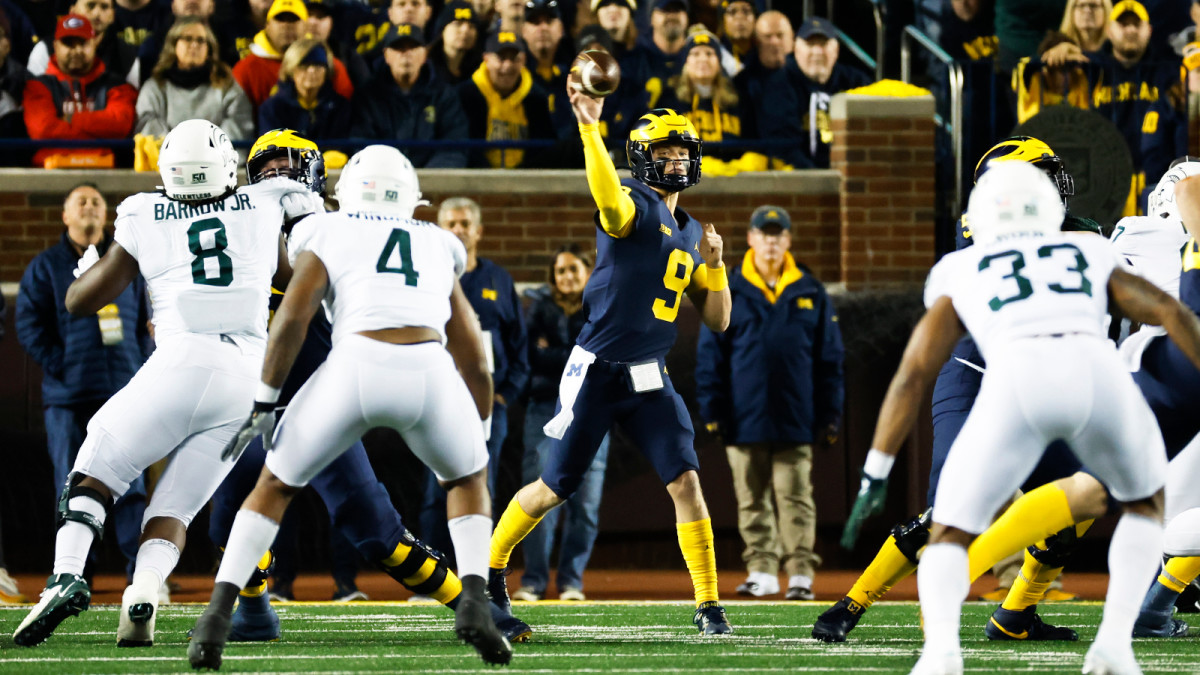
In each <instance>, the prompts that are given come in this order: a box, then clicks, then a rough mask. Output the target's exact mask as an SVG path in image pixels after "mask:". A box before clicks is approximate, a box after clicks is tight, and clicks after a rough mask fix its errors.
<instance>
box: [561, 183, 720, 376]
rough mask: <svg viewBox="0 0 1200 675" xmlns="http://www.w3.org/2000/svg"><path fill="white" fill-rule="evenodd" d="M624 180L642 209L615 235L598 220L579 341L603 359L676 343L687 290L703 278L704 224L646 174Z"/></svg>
mask: <svg viewBox="0 0 1200 675" xmlns="http://www.w3.org/2000/svg"><path fill="white" fill-rule="evenodd" d="M621 186H622V187H623V189H624V190H625V191H626V192H627V193H628V194H629V196H630V197H631V198H632V199H633V203H634V206H635V207H636V209H637V211H636V214H635V215H634V221H633V227H632V228H631V230H630V232H629V234H628V235H627V236H625V237H621V238H617V237H613V236H611V235H609V234H607V233H605V232H604V231H602V230H600V229H599V224H597V232H596V267H595V269H594V270H593V271H592V276H591V278H590V279H588V283H587V287H586V288H585V289H584V291H583V306H584V309H585V310H586V311H587V324H585V325H584V327H583V330H582V331H580V333H579V338H578V340H577V341H576V343H577V344H578V345H579V346H580V347H582V348H584V349H586V350H587V351H589V352H591V353H593V354H595V355H596V357H597V358H599V359H602V360H605V361H614V362H629V361H640V360H643V359H651V358H661V357H663V356H665V355H666V353H667V351H668V350H670V349H671V345H673V344H674V343H675V332H676V331H675V318H676V317H677V316H678V315H679V306H680V303H682V302H683V292H684V291H685V290H686V289H687V288H688V286H689V284H691V283H693V282H695V283H697V284H700V285H701V286H702V287H703V286H704V284H705V282H706V279H707V274H706V273H705V271H704V261H703V259H702V258H701V257H700V248H699V244H700V238H701V237H702V236H703V234H704V229H703V226H702V225H701V224H700V222H699V221H698V220H696V219H695V218H693V217H691V216H690V215H688V214H687V213H686V212H685V211H684V210H683V209H680V208H677V209H675V213H674V214H672V213H671V211H670V210H669V209H668V208H667V205H666V203H665V202H664V201H663V198H662V197H660V196H659V195H658V193H656V192H654V191H653V190H651V189H650V188H648V187H646V186H645V185H644V184H643V183H642V182H641V181H637V180H634V179H631V178H626V179H624V180H622V181H621ZM597 215H598V214H597Z"/></svg>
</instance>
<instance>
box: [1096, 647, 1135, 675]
mask: <svg viewBox="0 0 1200 675" xmlns="http://www.w3.org/2000/svg"><path fill="white" fill-rule="evenodd" d="M1083 673H1084V675H1142V667H1141V666H1139V665H1138V662H1137V658H1136V657H1134V655H1133V645H1132V644H1129V643H1126V644H1124V645H1105V646H1101V644H1100V643H1099V642H1093V643H1092V648H1091V649H1089V650H1088V652H1087V656H1085V657H1083Z"/></svg>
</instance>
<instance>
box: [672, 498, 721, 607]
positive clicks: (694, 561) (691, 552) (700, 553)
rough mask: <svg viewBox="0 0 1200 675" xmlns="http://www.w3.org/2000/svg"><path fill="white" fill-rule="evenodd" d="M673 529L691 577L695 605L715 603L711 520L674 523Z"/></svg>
mask: <svg viewBox="0 0 1200 675" xmlns="http://www.w3.org/2000/svg"><path fill="white" fill-rule="evenodd" d="M675 529H676V531H677V532H678V534H679V550H681V551H683V560H684V562H686V563H687V568H688V573H689V574H691V575H692V588H693V589H694V590H695V593H696V605H697V606H699V605H701V604H703V603H705V602H717V601H718V598H717V552H716V549H714V548H713V533H712V519H710V518H705V519H704V520H697V521H694V522H691V523H676V525H675Z"/></svg>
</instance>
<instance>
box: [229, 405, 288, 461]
mask: <svg viewBox="0 0 1200 675" xmlns="http://www.w3.org/2000/svg"><path fill="white" fill-rule="evenodd" d="M259 434H262V437H263V448H264V449H265V450H267V451H270V450H271V436H273V435H274V434H275V404H274V403H263V402H262V401H255V402H254V411H253V412H251V413H250V417H249V418H248V419H247V420H246V421H245V422H243V423H242V428H241V429H238V432H237V435H235V436H234V437H233V438H232V439H230V441H229V443H228V445H226V446H225V449H224V450H223V451H221V461H225V460H231V461H234V462H236V461H237V460H238V457H241V456H242V451H244V450H245V449H246V446H247V445H250V441H252V440H254V437H255V436H258V435H259Z"/></svg>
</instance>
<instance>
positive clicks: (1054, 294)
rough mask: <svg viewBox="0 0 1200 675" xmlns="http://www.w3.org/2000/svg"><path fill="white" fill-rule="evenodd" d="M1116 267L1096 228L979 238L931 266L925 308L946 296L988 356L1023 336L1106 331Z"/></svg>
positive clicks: (1112, 251)
mask: <svg viewBox="0 0 1200 675" xmlns="http://www.w3.org/2000/svg"><path fill="white" fill-rule="evenodd" d="M1118 266H1122V261H1121V260H1120V257H1119V255H1118V254H1117V252H1116V250H1115V249H1114V248H1113V247H1112V245H1111V244H1110V243H1109V241H1108V240H1107V239H1104V238H1103V237H1101V236H1099V235H1093V234H1059V235H1054V236H1050V237H1038V238H1021V239H1012V240H1009V241H1001V242H997V243H995V244H992V245H988V246H980V245H978V244H976V245H975V246H972V247H970V248H965V249H962V250H960V251H956V252H954V253H951V254H949V255H947V256H945V257H944V258H942V259H941V261H940V262H938V264H937V265H934V267H933V270H932V271H930V273H929V280H928V282H927V284H926V286H925V306H926V307H929V306H932V305H933V303H934V302H935V301H936V300H937V299H938V298H940V297H941V296H947V297H949V298H950V300H951V301H952V302H953V303H954V310H955V312H957V313H958V316H959V319H960V320H961V321H962V323H963V325H964V326H965V327H966V329H967V330H968V331H969V332H970V333H971V336H972V337H973V338H975V342H976V344H978V345H979V350H980V352H981V353H982V354H983V357H984V358H985V359H990V357H989V356H988V352H989V348H991V347H992V346H993V345H1001V344H1004V343H1007V342H1010V341H1012V340H1014V339H1018V338H1023V337H1031V336H1037V335H1055V334H1061V333H1084V334H1088V335H1096V336H1099V337H1103V336H1104V335H1105V333H1104V318H1105V315H1106V313H1107V308H1108V278H1109V276H1111V275H1112V271H1113V268H1115V267H1118Z"/></svg>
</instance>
